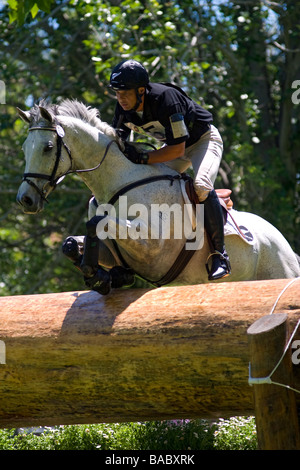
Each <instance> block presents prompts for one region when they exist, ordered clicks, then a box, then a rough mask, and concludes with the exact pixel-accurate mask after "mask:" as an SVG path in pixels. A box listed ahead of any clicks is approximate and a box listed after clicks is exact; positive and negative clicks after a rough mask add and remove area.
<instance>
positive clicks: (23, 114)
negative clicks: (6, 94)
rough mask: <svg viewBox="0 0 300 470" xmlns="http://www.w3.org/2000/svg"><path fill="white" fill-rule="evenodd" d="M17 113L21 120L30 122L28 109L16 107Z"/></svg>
mask: <svg viewBox="0 0 300 470" xmlns="http://www.w3.org/2000/svg"><path fill="white" fill-rule="evenodd" d="M17 111H18V114H19V116H20V118H21V119H23V121H25V122H28V123H30V121H31V119H30V112H29V111H22V109H20V108H17Z"/></svg>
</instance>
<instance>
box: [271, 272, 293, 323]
mask: <svg viewBox="0 0 300 470" xmlns="http://www.w3.org/2000/svg"><path fill="white" fill-rule="evenodd" d="M299 279H300V277H295V278H294V279H292V280H291V281H290V282H289V283H288V284H287V285H286V286H285V287H284V288H283V289H282V291H281V292H280V294H279V296H278V297H277V299H276V301H275V303H274V305H273V307H272V309H271V312H270V315H272V313H274V310H275V308H276V307H277V304H278V302H279V299H280V297H281V296H282V294H284V292H285V291H286V290H287V289H288V288H289V287H290V286H291V285H292V284H293V283H294V282H295V281H299Z"/></svg>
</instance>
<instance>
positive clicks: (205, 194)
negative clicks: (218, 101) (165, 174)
mask: <svg viewBox="0 0 300 470" xmlns="http://www.w3.org/2000/svg"><path fill="white" fill-rule="evenodd" d="M222 154H223V142H222V138H221V136H220V134H219V132H218V130H217V129H216V128H215V127H214V126H211V129H210V130H209V131H208V132H206V133H205V134H204V135H203V136H202V137H201V138H200V139H199V141H198V142H197V143H196V144H194V145H193V146H192V147H191V148H190V149H187V155H189V157H190V159H191V161H192V164H193V169H194V172H195V178H194V185H195V189H196V192H197V195H198V198H199V201H200V203H204V226H205V229H206V231H207V233H208V236H209V238H210V241H211V244H212V248H213V252H212V254H211V256H210V257H211V261H212V263H211V268H210V269H209V270H208V271H209V273H208V279H209V280H217V279H221V278H223V277H225V276H228V275H229V274H230V263H229V259H228V255H227V253H226V250H225V245H224V222H223V213H222V208H221V205H220V203H219V199H218V197H217V195H216V192H215V191H214V182H215V179H216V177H217V174H218V170H219V166H220V163H221V159H222Z"/></svg>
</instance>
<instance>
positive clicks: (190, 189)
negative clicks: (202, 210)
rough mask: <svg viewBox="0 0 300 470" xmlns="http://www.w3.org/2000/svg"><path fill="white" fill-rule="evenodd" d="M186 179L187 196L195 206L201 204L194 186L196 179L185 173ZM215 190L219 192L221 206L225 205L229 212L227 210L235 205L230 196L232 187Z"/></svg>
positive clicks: (224, 207)
mask: <svg viewBox="0 0 300 470" xmlns="http://www.w3.org/2000/svg"><path fill="white" fill-rule="evenodd" d="M184 179H185V190H186V193H187V196H188V198H189V200H190V201H191V203H192V204H193V206H196V204H199V203H200V201H199V198H198V195H197V193H196V190H195V187H194V181H193V179H192V178H191V177H190V176H188V175H184ZM215 191H216V193H217V196H218V198H219V201H220V204H221V206H222V207H223V209H225V213H226V214H227V211H229V210H230V209H232V207H233V202H232V200H231V198H230V195H231V193H232V191H231V189H225V188H224V189H216V190H215ZM226 218H227V216H226Z"/></svg>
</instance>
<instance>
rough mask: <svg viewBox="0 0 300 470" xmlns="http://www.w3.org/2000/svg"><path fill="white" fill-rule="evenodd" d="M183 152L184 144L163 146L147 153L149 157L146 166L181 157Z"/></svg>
mask: <svg viewBox="0 0 300 470" xmlns="http://www.w3.org/2000/svg"><path fill="white" fill-rule="evenodd" d="M184 152H185V142H181V143H180V144H176V145H165V146H164V147H162V148H160V149H158V150H153V151H151V152H147V153H148V156H149V160H148V164H151V163H163V162H169V161H171V160H174V159H175V158H179V157H183V156H184Z"/></svg>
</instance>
